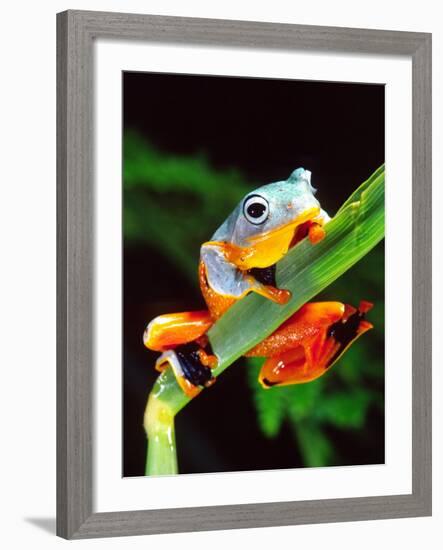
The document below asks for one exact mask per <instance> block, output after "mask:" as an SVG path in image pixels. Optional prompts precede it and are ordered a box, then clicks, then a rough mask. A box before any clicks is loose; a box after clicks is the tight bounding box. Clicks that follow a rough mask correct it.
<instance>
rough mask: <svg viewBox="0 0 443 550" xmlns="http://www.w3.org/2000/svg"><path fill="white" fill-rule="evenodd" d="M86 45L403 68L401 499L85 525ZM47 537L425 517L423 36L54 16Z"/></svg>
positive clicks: (427, 302)
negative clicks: (408, 361) (214, 49)
mask: <svg viewBox="0 0 443 550" xmlns="http://www.w3.org/2000/svg"><path fill="white" fill-rule="evenodd" d="M96 38H113V39H122V40H127V39H130V40H134V39H137V40H144V41H150V42H169V43H172V42H173V43H186V44H190V43H193V44H207V45H215V46H225V45H226V46H238V47H250V48H267V49H270V48H280V49H287V50H291V49H292V50H295V49H299V50H316V51H340V52H347V53H352V52H356V53H370V54H382V55H383V54H386V55H403V56H409V57H410V58H411V59H412V88H413V89H412V92H413V100H412V116H413V205H414V208H413V297H412V300H413V342H412V343H413V351H412V359H413V373H412V375H413V396H412V415H413V420H412V466H413V468H412V494H404V495H403V494H401V495H395V496H380V497H362V498H344V499H332V500H311V501H301V502H277V503H262V504H246V505H232V506H210V507H209V506H208V507H199V508H182V509H166V510H138V511H131V512H109V513H93V508H92V501H93V494H92V481H93V480H92V448H93V445H94V442H93V439H92V416H91V411H92V398H93V397H92V396H93V392H92V370H93V364H92V352H93V346H94V342H93V340H92V328H93V318H92V306H91V304H92V292H93V290H92V276H93V269H94V265H93V246H94V245H93V195H94V193H93V185H92V171H93V135H92V120H93V117H92V108H93V107H92V105H93V49H92V46H93V42H94V40H95V39H96ZM57 132H58V134H57V210H58V217H57V220H58V221H57V229H58V232H57V254H58V271H57V345H58V350H57V533H58V535H60V536H62V537H65V538H85V537H99V536H117V535H142V534H150V533H166V532H169V533H173V532H185V531H203V530H215V529H235V528H245V527H266V526H277V525H295V524H303V523H324V522H336V521H351V520H366V519H382V518H399V517H413V516H425V515H430V514H431V35H430V34H427V33H413V32H397V31H380V30H366V29H351V28H332V27H316V26H304V25H303V26H301V25H288V24H278V23H256V22H245V21H222V20H213V19H196V18H180V17H163V16H157V15H155V16H154V15H135V14H123V13H102V12H87V11H67V12H63V13H60V14H58V15H57Z"/></svg>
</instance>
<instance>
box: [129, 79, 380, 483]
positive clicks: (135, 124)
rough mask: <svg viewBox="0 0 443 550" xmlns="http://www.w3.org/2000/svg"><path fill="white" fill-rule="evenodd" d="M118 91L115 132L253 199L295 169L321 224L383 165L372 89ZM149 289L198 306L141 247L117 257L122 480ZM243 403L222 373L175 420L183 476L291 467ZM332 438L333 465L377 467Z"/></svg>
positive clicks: (238, 384) (132, 445)
mask: <svg viewBox="0 0 443 550" xmlns="http://www.w3.org/2000/svg"><path fill="white" fill-rule="evenodd" d="M123 90H124V129H125V130H127V129H135V130H137V131H138V132H139V133H141V134H142V135H144V136H146V137H147V138H148V139H149V141H150V142H151V143H152V144H153V145H154V146H155V147H157V148H158V149H160V150H162V151H165V152H171V153H174V154H180V155H195V154H198V153H201V152H203V153H204V154H205V155H206V156H207V157H208V159H209V161H210V163H211V164H212V166H213V167H215V168H220V169H225V168H231V167H236V168H239V169H240V170H241V171H242V173H243V174H244V175H246V176H247V177H248V178H249V179H250V180H251V189H253V188H254V186H258V185H262V184H264V183H268V182H271V181H276V180H281V179H286V178H287V177H288V176H289V174H290V173H291V172H292V171H293V170H294V169H295V168H297V167H299V166H303V167H305V168H307V169H309V170H311V171H312V174H313V176H312V183H313V185H314V187H317V188H319V195H318V198H319V200H320V201H321V203H322V206H323V207H324V208H326V210H327V211H328V212H330V213H331V214H333V213H334V211H335V210H336V208H337V207H338V206H339V205H340V204H341V203H342V202H343V201H344V199H345V198H346V197H347V196H348V195H349V194H350V192H351V191H352V190H354V189H355V186H356V183H357V184H358V183H360V182H363V181H364V180H365V179H367V177H368V176H369V175H370V174H371V173H372V172H373V171H374V170H375V169H376V168H377V167H378V166H380V164H382V163H383V162H384V86H382V85H371V84H348V83H346V84H343V83H324V82H312V81H309V82H304V81H290V80H265V79H246V78H227V77H205V76H191V75H189V76H185V75H166V74H150V73H124V78H123ZM195 215H198V212H196V213H195ZM222 221H223V220H219V222H220V223H221V222H222ZM217 223H218V221H217ZM208 237H210V235H208ZM153 265H154V266H155V273H154V272H153V269H152V266H153ZM153 284H154V285H155V289H156V293H157V295H158V297H159V299H161V300H163V301H164V302H168V301H170V302H171V303H175V304H176V303H177V301H180V296H186V297H187V298H186V301H185V303H183V307H184V308H187V309H199V308H200V307H201V306H202V301H201V297H200V296H199V295H198V293H196V291H195V289H194V288H191V287H190V286H189V285H187V283H186V281H183V280H182V279H180V278H179V277H178V276H177V274H175V271H174V264H173V261H171V260H170V259H168V258H165V257H162V256H160V255H159V254H158V253H156V252H153V251H151V250H149V251H147V250H146V249H145V248H144V247H143V246H141V245H138V246H137V245H131V246H125V250H124V475H125V476H131V475H143V472H144V461H145V441H144V433H143V429H142V418H143V409H144V406H145V403H146V398H147V395H148V392H149V389H150V387H152V383H153V381H154V379H155V373H154V370H153V368H152V364H153V360H154V358H155V356H156V355H155V354H151V353H150V352H149V351H147V350H146V349H144V348H143V347H142V346H140V334H141V333H142V332H143V328H144V326H145V325H146V323H147V321H149V319H146V318H145V316H144V313H143V308H142V307H141V304H143V303H145V302H147V301H148V300H149V295H150V292H152V285H153ZM149 285H151V289H150V288H149ZM188 286H189V288H188ZM144 291H146V292H145V293H144ZM337 299H339V297H337ZM173 310H176V309H175V307H174V309H173ZM173 310H172V309H171V311H173ZM226 385H227V387H229V400H228V401H229V402H227V397H226V395H227V393H226ZM245 396H246V397H245ZM247 396H248V389H247V387H246V382H245V377H244V374H243V373H242V372H241V369H236V368H232V369H228V370H227V371H226V373H224V375H223V384H222V383H221V381H218V382H217V384H215V386H214V387H213V388H211V390H210V391H206V392H203V394H202V395H200V396H199V397H198V399H196V400H194V401H193V402H192V403H191V404H190V405H189V406H188V407H187V414H186V415H182V414H180V415H178V417H177V421H176V428H177V429H176V432H177V434H176V436H177V445H178V448H179V449H180V455H179V456H180V464H179V466H180V471H181V472H183V473H192V472H206V471H207V472H210V471H228V470H244V469H268V468H276V467H277V468H286V467H294V466H297V465H301V463H300V458H299V457H297V456H294V452H296V451H294V445H293V442H292V439H291V434H290V430H289V427H287V426H285V427H284V428H283V430H282V432H281V434H280V435H279V436H278V438H277V439H276V440H272V441H267V440H266V439H264V438H263V437H262V436H261V434H260V432H259V429H258V426H257V422H256V420H255V411H254V408H253V404H252V402H251V400H250V399H248V398H247ZM227 408H229V409H230V412H231V417H232V418H233V419H235V418H236V417H238V416H240V415H241V416H242V418H243V419H245V421H247V422H248V425H250V427H251V428H250V430H249V431H248V433H244V432H243V433H237V434H235V433H234V439H233V433H232V426H231V424H230V423H229V422H227V421H226V415H225V414H223V415H222V414H219V412H220V411H224V412H225V411H226V409H227ZM188 409H189V411H188ZM383 430H384V428H383V418H382V417H381V416H380V415H379V416H377V415H372V416H371V421H370V423H369V426H368V437H369V438H370V437H371V433H373V434H378V435H377V436H379V435H380V434H382V433H383ZM214 433H216V434H217V436H216V437H213V435H214ZM330 436H331V437H332V438H333V439H334V441H335V444H336V445H337V447H338V448H339V449H341V450H342V451H343V452H342V453H341V455H342V457H343V456H345V457H346V458H345V459H344V460H343V459H342V461H341V462H340V464H363V463H364V464H369V463H380V462H383V460H384V448H383V446H380V448H375V447H374V446H373V445H371V444H370V440H368V441H367V442H364V441H363V442H362V441H359V444H358V445H355V441H354V440H353V439H352V435H347V434H346V433H345V432H342V431H335V432H334V430H332V429H331V433H330ZM245 449H247V450H248V452H244V451H245ZM251 456H252V457H253V463H252V464H251Z"/></svg>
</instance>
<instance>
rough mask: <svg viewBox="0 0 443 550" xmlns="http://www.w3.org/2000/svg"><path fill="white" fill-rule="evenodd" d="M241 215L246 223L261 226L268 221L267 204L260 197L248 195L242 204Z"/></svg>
mask: <svg viewBox="0 0 443 550" xmlns="http://www.w3.org/2000/svg"><path fill="white" fill-rule="evenodd" d="M243 214H244V216H245V218H246V219H247V220H248V222H250V223H253V224H254V225H261V224H262V223H264V222H265V221H266V220H267V219H268V215H269V203H268V201H267V200H266V199H264V198H263V197H261V196H260V195H250V196H249V197H248V198H247V199H246V200H245V202H244V204H243Z"/></svg>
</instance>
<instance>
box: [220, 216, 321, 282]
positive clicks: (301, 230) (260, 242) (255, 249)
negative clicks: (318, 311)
mask: <svg viewBox="0 0 443 550" xmlns="http://www.w3.org/2000/svg"><path fill="white" fill-rule="evenodd" d="M319 214H320V208H319V207H318V206H315V207H312V208H308V209H307V210H305V211H304V212H303V213H302V214H300V215H299V216H297V217H296V218H294V219H293V220H291V221H290V222H289V223H286V224H284V225H282V226H280V227H278V228H276V229H273V230H271V231H266V232H265V233H262V234H261V235H258V236H254V237H250V238H249V239H248V241H249V243H250V245H249V246H247V247H239V246H235V245H232V244H230V243H224V245H223V249H224V253H225V256H226V258H227V260H228V261H230V262H231V263H233V264H235V265H236V266H237V267H238V268H239V269H241V270H242V271H247V270H250V269H255V268H258V269H263V268H268V267H270V266H273V265H274V264H276V263H277V262H278V261H279V260H281V259H282V258H283V256H284V255H285V254H286V253H287V251H288V250H289V249H290V248H292V247H293V246H295V245H296V244H297V243H298V242H299V241H300V240H301V239H303V238H304V237H305V236H306V235H307V232H308V230H309V226H310V225H311V223H312V220H314V219H315V218H317V217H318V216H319Z"/></svg>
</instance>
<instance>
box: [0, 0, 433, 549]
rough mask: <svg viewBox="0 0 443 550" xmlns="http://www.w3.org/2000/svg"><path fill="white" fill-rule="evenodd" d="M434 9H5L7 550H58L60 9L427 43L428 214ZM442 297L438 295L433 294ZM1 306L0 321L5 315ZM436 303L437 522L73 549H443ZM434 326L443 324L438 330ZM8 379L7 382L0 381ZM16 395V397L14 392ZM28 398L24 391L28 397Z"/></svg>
mask: <svg viewBox="0 0 443 550" xmlns="http://www.w3.org/2000/svg"><path fill="white" fill-rule="evenodd" d="M439 4H440V5H441V2H439V1H438V0H435V1H431V0H422V1H421V2H416V1H415V2H412V1H410V0H403V1H402V2H394V1H391V2H387V1H386V0H372V1H371V2H356V1H355V0H354V1H352V0H329V1H328V0H308V1H305V2H303V3H301V2H295V1H292V2H291V1H288V2H285V1H283V0H272V1H268V2H261V3H259V2H250V1H246V0H236V1H231V0H224V1H221V0H216V1H213V2H204V1H203V0H187V2H180V0H163V1H160V0H152V1H146V2H141V1H138V2H137V1H135V0H128V1H126V2H125V1H111V0H108V1H97V0H92V1H89V2H86V1H85V0H83V1H80V0H77V2H73V3H69V2H64V1H61V0H60V1H56V0H51V1H45V2H31V1H26V2H25V1H21V2H20V1H15V2H11V1H10V2H8V3H5V4H3V5H2V12H1V19H2V30H1V35H0V36H1V41H2V47H1V49H0V52H1V53H0V55H1V68H2V72H1V85H0V93H1V96H2V101H1V102H0V105H1V107H0V109H1V115H0V127H1V130H2V147H1V151H2V162H1V172H0V174H1V176H0V178H1V194H0V205H1V211H0V223H1V232H0V235H1V236H2V248H1V250H2V254H1V260H2V261H1V269H0V277H1V285H0V288H1V299H0V311H1V314H2V315H1V321H0V322H1V334H2V338H1V341H2V345H1V353H2V360H1V362H0V365H1V369H2V370H1V372H2V374H3V376H2V377H1V378H2V382H1V398H0V406H1V411H2V416H1V418H2V431H1V436H2V438H1V443H2V445H1V449H2V450H1V453H0V457H1V462H2V464H1V470H0V472H1V474H2V481H1V483H0V494H1V499H0V501H1V502H2V504H1V506H2V515H1V517H2V519H3V520H4V521H3V522H2V523H3V524H4V525H3V528H2V531H1V535H0V536H1V540H2V546H3V547H5V548H11V549H14V548H22V547H23V548H26V547H31V548H33V549H34V548H45V549H46V548H47V549H50V548H53V547H59V546H61V545H63V544H66V543H65V542H63V541H62V540H60V539H56V538H55V537H54V535H53V534H50V533H49V531H51V529H52V531H53V524H54V520H53V518H54V515H55V418H54V411H55V13H56V12H58V11H62V10H64V9H67V8H78V9H96V10H110V11H112V10H113V11H128V12H130V11H132V12H145V13H158V14H169V15H183V16H200V17H220V18H228V19H250V20H261V21H279V22H287V23H305V24H316V25H337V26H352V27H366V28H379V29H396V30H413V31H428V32H433V34H434V36H433V40H434V54H433V55H434V92H433V93H434V206H435V208H436V210H437V209H438V210H437V211H440V210H441V208H442V190H441V189H442V185H441V181H442V179H443V165H442V160H441V151H442V146H443V140H442V130H443V117H442V114H443V113H442V106H443V101H442V99H441V98H442V97H443V72H442V71H443V19H442V17H441V14H440V13H439ZM434 220H435V222H434V223H435V230H436V231H437V232H438V235H436V237H435V240H434V242H435V243H436V246H435V250H434V258H435V267H436V270H437V269H438V273H437V272H436V274H435V281H437V280H438V279H439V278H440V279H441V277H442V273H441V265H442V250H441V239H442V232H441V228H440V227H439V223H438V222H439V219H438V217H437V215H436V216H435V218H434ZM435 286H437V285H435ZM5 305H6V310H5ZM439 306H440V307H441V306H443V303H442V292H441V289H440V288H435V307H434V311H435V340H434V342H435V343H434V356H435V358H436V360H435V369H434V371H435V372H434V434H435V435H434V465H435V466H434V486H435V489H434V492H435V494H434V517H433V518H420V519H408V520H395V521H393V520H392V521H391V520H390V521H377V522H360V523H351V524H334V525H313V526H300V527H284V528H273V529H260V530H258V529H251V530H243V531H225V532H216V533H198V534H186V535H162V536H155V537H150V538H146V537H138V538H131V539H106V540H92V541H81V542H76V543H74V544H75V545H76V546H77V547H79V548H86V547H88V548H89V547H91V548H92V547H94V548H101V547H102V546H104V545H107V547H109V548H123V547H125V548H128V547H130V548H135V547H137V548H141V547H145V546H146V545H148V544H151V545H154V544H155V547H156V549H157V550H161V549H163V548H172V547H173V545H180V546H182V547H184V548H187V547H191V545H192V547H193V548H195V549H196V550H197V549H199V548H202V549H203V548H205V547H207V546H211V547H212V548H214V549H218V548H225V547H226V546H227V545H230V546H232V547H234V548H237V547H238V548H240V547H242V546H254V548H269V547H270V546H271V545H273V546H274V547H278V545H284V547H289V548H303V547H305V548H314V549H315V548H327V549H328V550H332V549H335V548H337V549H340V550H346V549H355V548H359V549H371V550H373V548H374V547H376V546H379V547H381V548H385V547H387V545H388V544H392V543H394V544H396V545H397V546H402V547H403V548H437V547H441V546H440V545H441V540H440V541H439V542H437V538H440V539H442V535H443V529H442V521H443V505H442V487H443V484H442V467H441V464H442V458H443V456H442V451H443V444H442V424H441V416H442V405H441V388H442V384H441V382H442V375H441V370H440V364H441V356H442V351H443V349H442V344H441V337H440V338H438V336H439V335H440V334H441V328H442V324H441V322H440V321H439V319H438V317H439V316H440V315H439ZM437 322H438V323H439V324H438V325H437ZM5 374H6V376H5ZM18 387H20V393H19V394H18V393H17V388H18ZM23 387H24V388H25V391H24V393H23Z"/></svg>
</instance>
